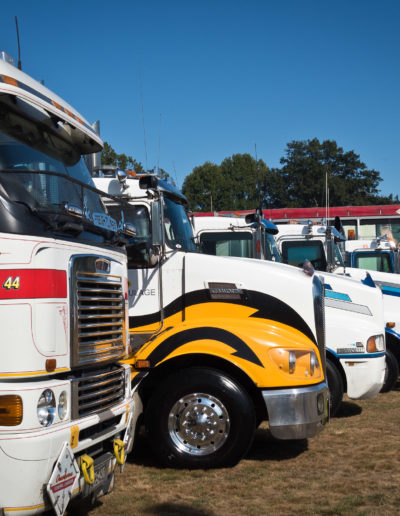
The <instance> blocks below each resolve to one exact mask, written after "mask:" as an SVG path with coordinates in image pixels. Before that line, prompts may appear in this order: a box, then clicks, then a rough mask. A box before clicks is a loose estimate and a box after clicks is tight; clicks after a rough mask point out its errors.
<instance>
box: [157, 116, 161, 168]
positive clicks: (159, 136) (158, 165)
mask: <svg viewBox="0 0 400 516" xmlns="http://www.w3.org/2000/svg"><path fill="white" fill-rule="evenodd" d="M160 141H161V113H160V125H159V127H158V160H157V167H158V168H160Z"/></svg>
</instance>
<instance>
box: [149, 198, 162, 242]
mask: <svg viewBox="0 0 400 516" xmlns="http://www.w3.org/2000/svg"><path fill="white" fill-rule="evenodd" d="M163 230H164V228H163V223H162V218H161V203H160V202H153V203H152V204H151V243H152V245H153V246H158V247H162V246H163V244H164V239H163Z"/></svg>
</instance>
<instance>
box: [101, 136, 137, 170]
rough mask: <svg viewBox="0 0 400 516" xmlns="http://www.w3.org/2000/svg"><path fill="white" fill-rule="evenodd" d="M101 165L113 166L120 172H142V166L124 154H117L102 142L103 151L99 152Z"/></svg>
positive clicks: (107, 144)
mask: <svg viewBox="0 0 400 516" xmlns="http://www.w3.org/2000/svg"><path fill="white" fill-rule="evenodd" d="M101 164H102V165H114V166H116V167H118V168H121V169H122V170H127V169H132V170H134V171H135V172H143V171H144V170H143V167H142V164H141V163H140V162H138V161H136V160H135V159H133V158H132V156H127V155H126V154H117V153H116V152H115V150H114V149H113V148H112V147H111V145H110V144H109V143H107V142H104V147H103V150H102V151H101Z"/></svg>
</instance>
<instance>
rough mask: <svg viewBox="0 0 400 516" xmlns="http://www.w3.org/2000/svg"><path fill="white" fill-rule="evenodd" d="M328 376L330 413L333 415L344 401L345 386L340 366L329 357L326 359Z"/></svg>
mask: <svg viewBox="0 0 400 516" xmlns="http://www.w3.org/2000/svg"><path fill="white" fill-rule="evenodd" d="M326 376H327V380H328V388H329V409H330V415H331V416H332V417H333V416H334V415H335V414H336V412H337V411H338V409H339V407H340V405H341V403H342V398H343V391H344V387H343V379H342V376H341V374H340V372H339V370H338V368H337V367H336V366H335V364H334V363H333V362H332V361H331V360H329V359H328V360H327V361H326Z"/></svg>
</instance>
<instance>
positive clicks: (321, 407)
mask: <svg viewBox="0 0 400 516" xmlns="http://www.w3.org/2000/svg"><path fill="white" fill-rule="evenodd" d="M317 411H318V415H319V416H322V414H323V413H324V412H325V399H324V395H323V394H322V393H319V394H318V396H317Z"/></svg>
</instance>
